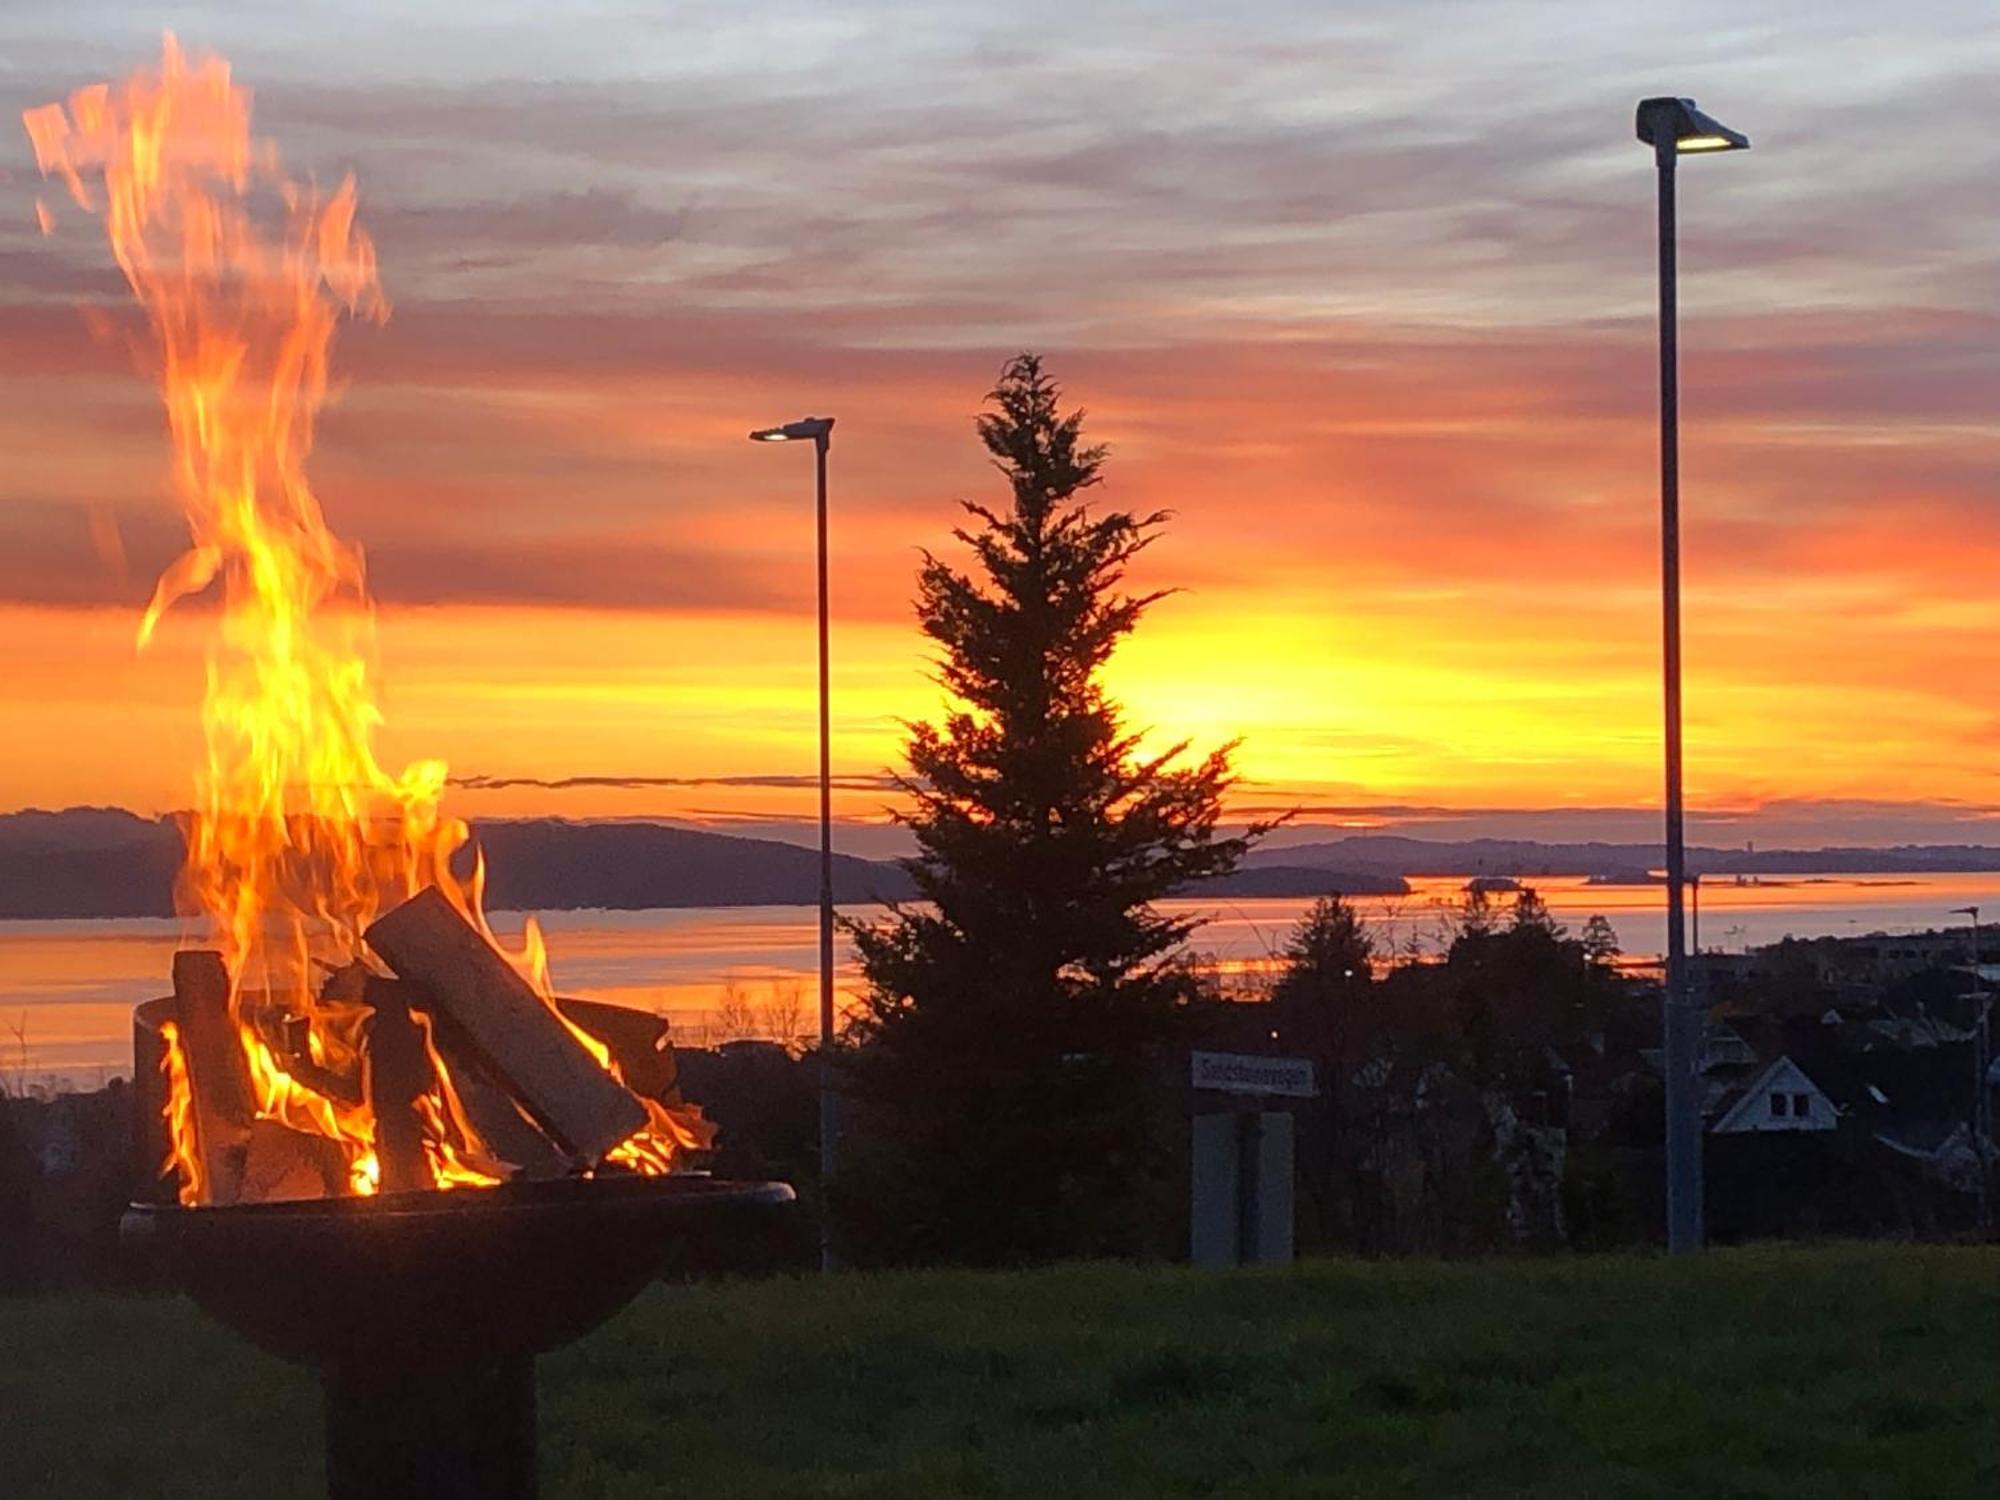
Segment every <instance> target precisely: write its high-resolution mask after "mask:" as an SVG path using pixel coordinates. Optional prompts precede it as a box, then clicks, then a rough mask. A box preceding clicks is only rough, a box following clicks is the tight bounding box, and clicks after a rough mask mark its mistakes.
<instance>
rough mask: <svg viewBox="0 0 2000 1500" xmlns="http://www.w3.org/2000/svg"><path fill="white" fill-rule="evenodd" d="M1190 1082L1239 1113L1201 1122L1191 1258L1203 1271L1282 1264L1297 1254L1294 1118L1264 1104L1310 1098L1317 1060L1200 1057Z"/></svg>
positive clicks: (1192, 1063) (1197, 1123)
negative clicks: (1257, 1102)
mask: <svg viewBox="0 0 2000 1500" xmlns="http://www.w3.org/2000/svg"><path fill="white" fill-rule="evenodd" d="M1188 1081H1189V1082H1190V1084H1191V1085H1192V1086H1193V1087H1195V1088H1197V1089H1201V1090H1206V1091H1209V1092H1213V1093H1221V1094H1227V1095H1229V1096H1231V1098H1232V1102H1234V1103H1235V1105H1236V1107H1235V1108H1233V1109H1230V1110H1228V1111H1226V1112H1210V1113H1203V1114H1198V1115H1196V1116H1195V1118H1194V1137H1193V1154H1192V1171H1191V1184H1190V1186H1191V1189H1192V1200H1191V1203H1190V1207H1189V1233H1188V1250H1189V1256H1190V1258H1191V1259H1192V1260H1193V1261H1194V1263H1195V1264H1196V1265H1198V1266H1249V1265H1282V1264H1285V1263H1287V1262H1289V1261H1290V1260H1291V1259H1292V1256H1293V1218H1294V1205H1293V1193H1292V1154H1293V1153H1292V1117H1291V1115H1290V1114H1288V1113H1286V1112H1285V1111H1283V1110H1265V1109H1259V1108H1256V1107H1253V1106H1252V1105H1251V1104H1250V1102H1249V1101H1250V1100H1252V1099H1256V1098H1288V1099H1310V1098H1311V1097H1312V1096H1313V1095H1314V1093H1315V1092H1316V1090H1315V1089H1314V1087H1313V1069H1312V1061H1311V1059H1310V1058H1304V1057H1265V1056H1260V1055H1257V1054H1254V1053H1244V1052H1196V1053H1194V1054H1193V1056H1192V1057H1191V1058H1190V1060H1189V1080H1188Z"/></svg>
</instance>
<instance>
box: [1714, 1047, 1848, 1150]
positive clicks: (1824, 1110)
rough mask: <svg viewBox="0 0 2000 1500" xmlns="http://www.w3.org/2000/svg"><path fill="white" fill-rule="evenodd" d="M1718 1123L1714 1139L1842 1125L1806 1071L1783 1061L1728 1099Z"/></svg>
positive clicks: (1826, 1128)
mask: <svg viewBox="0 0 2000 1500" xmlns="http://www.w3.org/2000/svg"><path fill="white" fill-rule="evenodd" d="M1714 1119H1715V1122H1714V1123H1713V1124H1712V1125H1710V1126H1709V1127H1708V1129H1709V1133H1710V1134H1711V1135H1770V1134H1777V1133H1781V1132H1786V1131H1791V1132H1800V1131H1814V1130H1832V1129H1834V1128H1835V1127H1836V1126H1837V1125H1838V1124H1839V1123H1840V1111H1839V1109H1838V1108H1837V1107H1836V1106H1835V1104H1834V1102H1833V1101H1832V1100H1831V1099H1829V1098H1827V1096H1826V1094H1825V1092H1824V1091H1822V1090H1821V1088H1820V1086H1819V1085H1818V1084H1816V1083H1814V1082H1813V1081H1812V1079H1810V1078H1808V1077H1807V1076H1806V1071H1805V1069H1803V1068H1801V1067H1800V1066H1799V1065H1798V1064H1797V1063H1795V1062H1793V1061H1792V1060H1791V1059H1790V1058H1789V1057H1780V1058H1779V1059H1778V1060H1777V1061H1776V1062H1774V1063H1772V1064H1771V1065H1770V1066H1769V1067H1767V1068H1765V1069H1764V1070H1763V1071H1762V1072H1761V1073H1759V1074H1757V1075H1756V1076H1755V1077H1754V1078H1752V1079H1751V1080H1750V1081H1749V1082H1748V1083H1746V1084H1744V1085H1743V1087H1742V1089H1741V1091H1740V1092H1738V1091H1732V1093H1731V1094H1730V1095H1729V1096H1726V1097H1725V1098H1724V1099H1723V1100H1722V1101H1721V1103H1720V1105H1719V1107H1718V1110H1717V1113H1716V1115H1715V1117H1714Z"/></svg>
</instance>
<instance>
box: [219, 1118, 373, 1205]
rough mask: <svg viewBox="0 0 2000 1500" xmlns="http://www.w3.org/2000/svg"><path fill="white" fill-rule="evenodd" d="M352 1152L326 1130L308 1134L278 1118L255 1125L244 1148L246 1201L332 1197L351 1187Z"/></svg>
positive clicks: (262, 1201)
mask: <svg viewBox="0 0 2000 1500" xmlns="http://www.w3.org/2000/svg"><path fill="white" fill-rule="evenodd" d="M346 1186H347V1153H346V1152H345V1151H343V1150H341V1149H340V1146H339V1144H338V1143H337V1142H335V1141H330V1140H328V1139H327V1138H326V1137H325V1136H323V1135H307V1134H305V1133H304V1132H303V1131H298V1130H292V1129H289V1128H288V1127H286V1126H283V1125H280V1124H279V1123H278V1122H277V1121H276V1120H257V1121H254V1122H253V1123H252V1124H251V1126H250V1132H249V1144H248V1147H247V1149H246V1150H245V1152H244V1160H243V1182H242V1189H241V1197H242V1201H244V1202H245V1203H274V1202H277V1201H279V1200H281V1199H293V1200H295V1199H301V1198H331V1197H336V1196H338V1195H339V1194H341V1193H343V1192H345V1191H346Z"/></svg>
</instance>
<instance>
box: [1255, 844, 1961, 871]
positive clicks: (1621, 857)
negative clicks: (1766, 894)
mask: <svg viewBox="0 0 2000 1500" xmlns="http://www.w3.org/2000/svg"><path fill="white" fill-rule="evenodd" d="M1687 855H1688V869H1689V870H1690V872H1692V873H1694V874H1698V875H1772V874H1788V875H1878V874H1899V875H1921V874H1964V873H1969V872H1984V871H2000V848H1994V847H1992V846H1989V845H1980V844H1957V845H1905V846H1902V847H1899V848H1893V849H1856V848H1833V849H1758V850H1755V851H1754V852H1753V851H1750V850H1745V849H1709V848H1690V849H1689V850H1688V852H1687ZM1665 859H1666V854H1665V851H1664V850H1663V848H1662V847H1661V846H1660V845H1658V844H1600V843H1588V844H1542V843H1536V842H1535V841H1533V840H1531V839H1469V840H1466V841H1464V842H1446V841H1442V840H1430V839H1410V838H1401V837H1397V836H1395V835H1391V834H1357V835H1354V836H1352V837H1349V838H1341V839H1332V840H1329V841H1327V842H1325V843H1313V844H1294V845H1292V846H1290V847H1289V848H1283V849H1266V850H1260V851H1258V852H1256V853H1253V854H1252V855H1251V856H1250V857H1249V859H1248V860H1247V861H1246V862H1245V863H1246V868H1248V869H1262V868H1267V867H1270V866H1274V865H1293V866H1297V865H1304V866H1308V867H1311V868H1317V869H1330V870H1348V871H1357V872H1361V873H1365V874H1374V875H1603V876H1606V877H1612V878H1621V877H1629V876H1630V875H1631V874H1632V873H1633V872H1634V871H1644V870H1647V869H1657V868H1658V867H1659V866H1660V865H1661V864H1662V863H1663V862H1664V861H1665Z"/></svg>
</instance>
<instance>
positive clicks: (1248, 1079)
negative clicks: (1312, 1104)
mask: <svg viewBox="0 0 2000 1500" xmlns="http://www.w3.org/2000/svg"><path fill="white" fill-rule="evenodd" d="M1190 1060H1191V1063H1192V1070H1191V1080H1190V1081H1191V1082H1192V1083H1193V1084H1194V1086H1195V1087H1196V1088H1198V1089H1214V1090H1216V1091H1217V1092H1218V1093H1224V1094H1279V1095H1283V1096H1284V1097H1286V1098H1289V1099H1310V1098H1312V1096H1313V1095H1314V1094H1315V1093H1317V1092H1318V1090H1317V1089H1315V1088H1314V1087H1313V1065H1312V1059H1311V1058H1309V1057H1259V1056H1257V1055H1256V1054H1255V1053H1250V1052H1196V1053H1193V1054H1192V1055H1191V1059H1190Z"/></svg>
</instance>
